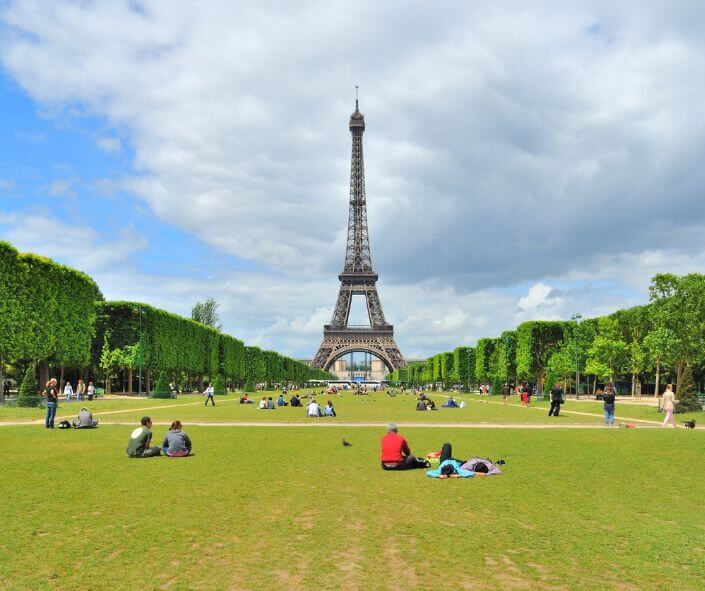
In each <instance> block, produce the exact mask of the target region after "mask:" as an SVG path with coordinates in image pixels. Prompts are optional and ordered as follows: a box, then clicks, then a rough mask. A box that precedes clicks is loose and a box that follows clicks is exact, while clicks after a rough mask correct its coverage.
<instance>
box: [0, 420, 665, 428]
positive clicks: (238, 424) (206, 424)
mask: <svg viewBox="0 0 705 591" xmlns="http://www.w3.org/2000/svg"><path fill="white" fill-rule="evenodd" d="M313 421H316V422H313ZM43 423H44V421H3V422H0V427H20V426H27V425H39V424H43ZM100 424H101V425H134V421H110V420H109V421H101V422H100ZM152 424H154V425H159V426H162V425H170V424H171V421H158V420H157V421H153V423H152ZM387 425H388V423H386V422H379V421H370V422H364V421H359V422H344V423H343V422H333V421H326V420H325V419H320V420H317V419H313V420H312V422H310V423H309V422H305V421H302V422H295V421H290V422H288V421H281V422H276V421H260V422H251V421H250V422H248V421H188V426H189V427H192V426H195V427H305V428H322V429H325V428H327V427H352V428H358V427H373V428H375V429H384V428H385V427H386V426H387ZM397 425H399V427H403V428H405V429H416V428H419V429H429V428H430V429H604V428H605V427H604V426H603V425H599V424H598V425H591V424H586V423H562V424H550V423H404V422H401V423H397ZM615 428H616V427H615ZM639 428H642V429H643V428H647V429H654V428H656V425H639Z"/></svg>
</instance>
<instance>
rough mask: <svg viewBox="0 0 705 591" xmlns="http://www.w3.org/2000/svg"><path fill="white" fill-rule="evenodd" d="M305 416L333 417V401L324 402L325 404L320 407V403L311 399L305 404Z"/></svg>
mask: <svg viewBox="0 0 705 591" xmlns="http://www.w3.org/2000/svg"><path fill="white" fill-rule="evenodd" d="M306 416H307V417H335V416H336V414H335V407H334V406H333V401H332V400H329V401H328V402H326V404H325V406H324V407H323V408H321V406H320V404H318V402H316V399H315V398H312V399H311V402H309V403H308V404H307V405H306Z"/></svg>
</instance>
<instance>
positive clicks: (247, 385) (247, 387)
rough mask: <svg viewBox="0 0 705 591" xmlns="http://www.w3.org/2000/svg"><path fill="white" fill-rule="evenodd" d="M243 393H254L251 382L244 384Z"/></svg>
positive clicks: (253, 386)
mask: <svg viewBox="0 0 705 591" xmlns="http://www.w3.org/2000/svg"><path fill="white" fill-rule="evenodd" d="M243 391H244V392H254V391H255V385H254V384H253V383H252V380H247V383H246V384H245V387H244V388H243Z"/></svg>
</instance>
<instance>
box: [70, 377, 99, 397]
mask: <svg viewBox="0 0 705 591" xmlns="http://www.w3.org/2000/svg"><path fill="white" fill-rule="evenodd" d="M74 396H75V397H76V400H83V399H84V398H85V397H86V396H87V397H88V400H93V398H94V397H95V386H94V385H93V382H88V386H86V384H84V383H83V380H78V383H77V384H76V389H75V390H74V389H73V386H72V385H71V382H66V384H65V385H64V397H65V398H66V402H68V401H69V400H71V398H72V397H74Z"/></svg>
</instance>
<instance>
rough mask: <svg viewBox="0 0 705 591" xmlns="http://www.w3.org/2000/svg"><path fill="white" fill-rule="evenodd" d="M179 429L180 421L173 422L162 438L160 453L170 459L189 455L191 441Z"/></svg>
mask: <svg viewBox="0 0 705 591" xmlns="http://www.w3.org/2000/svg"><path fill="white" fill-rule="evenodd" d="M181 427H182V425H181V421H174V422H173V423H172V424H171V427H169V430H168V431H167V432H166V436H165V437H164V442H163V443H162V451H163V452H164V453H165V454H166V455H167V456H168V457H170V458H183V457H186V456H187V455H189V454H190V453H191V439H189V436H188V435H186V433H184V432H183V431H182V430H181Z"/></svg>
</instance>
